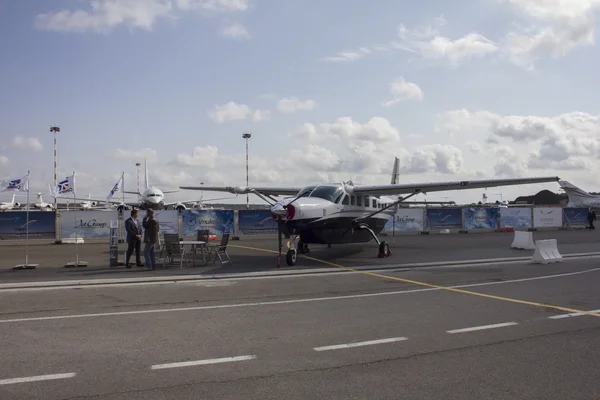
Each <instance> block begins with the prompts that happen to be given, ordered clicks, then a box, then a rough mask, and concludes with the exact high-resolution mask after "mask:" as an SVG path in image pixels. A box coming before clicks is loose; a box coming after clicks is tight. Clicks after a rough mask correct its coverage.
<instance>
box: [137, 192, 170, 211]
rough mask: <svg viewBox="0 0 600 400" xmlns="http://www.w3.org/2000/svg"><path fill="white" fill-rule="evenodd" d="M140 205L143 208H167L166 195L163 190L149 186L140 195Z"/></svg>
mask: <svg viewBox="0 0 600 400" xmlns="http://www.w3.org/2000/svg"><path fill="white" fill-rule="evenodd" d="M139 207H140V209H142V210H147V209H148V208H151V209H153V210H162V209H163V208H165V195H164V193H163V192H162V190H160V189H158V188H155V187H149V188H147V189H146V190H144V191H143V192H142V194H141V196H140V203H139Z"/></svg>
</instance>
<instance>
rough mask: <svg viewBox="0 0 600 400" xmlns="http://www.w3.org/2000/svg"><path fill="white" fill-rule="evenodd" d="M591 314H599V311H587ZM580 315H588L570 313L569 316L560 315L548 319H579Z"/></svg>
mask: <svg viewBox="0 0 600 400" xmlns="http://www.w3.org/2000/svg"><path fill="white" fill-rule="evenodd" d="M588 312H591V313H600V310H591V311H588ZM582 315H588V314H584V313H570V314H560V315H553V316H551V317H548V318H550V319H562V318H569V317H581V316H582Z"/></svg>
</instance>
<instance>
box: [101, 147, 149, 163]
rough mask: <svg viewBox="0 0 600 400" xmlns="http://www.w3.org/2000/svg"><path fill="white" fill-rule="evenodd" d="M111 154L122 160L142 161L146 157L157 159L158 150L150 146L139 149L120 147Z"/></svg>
mask: <svg viewBox="0 0 600 400" xmlns="http://www.w3.org/2000/svg"><path fill="white" fill-rule="evenodd" d="M110 155H111V156H112V157H113V158H116V159H120V160H133V161H138V162H142V161H143V160H144V158H148V159H156V150H154V149H150V148H148V147H146V148H143V149H139V150H131V149H121V148H118V149H116V150H115V151H114V152H113V153H111V154H110Z"/></svg>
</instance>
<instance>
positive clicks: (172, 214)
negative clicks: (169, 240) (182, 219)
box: [140, 210, 179, 235]
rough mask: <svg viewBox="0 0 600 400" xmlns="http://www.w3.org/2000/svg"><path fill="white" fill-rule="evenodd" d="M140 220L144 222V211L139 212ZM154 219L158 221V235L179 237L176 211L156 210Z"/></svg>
mask: <svg viewBox="0 0 600 400" xmlns="http://www.w3.org/2000/svg"><path fill="white" fill-rule="evenodd" d="M140 214H141V220H142V221H143V220H144V211H141V213H140ZM154 218H156V220H157V221H158V228H159V233H160V235H164V234H165V233H166V234H176V235H179V212H178V211H177V210H156V211H154Z"/></svg>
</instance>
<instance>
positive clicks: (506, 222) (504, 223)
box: [500, 207, 532, 229]
mask: <svg viewBox="0 0 600 400" xmlns="http://www.w3.org/2000/svg"><path fill="white" fill-rule="evenodd" d="M531 222H532V221H531V208H528V207H507V208H501V209H500V227H501V228H515V229H519V228H521V229H527V228H531V227H532V223H531Z"/></svg>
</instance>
